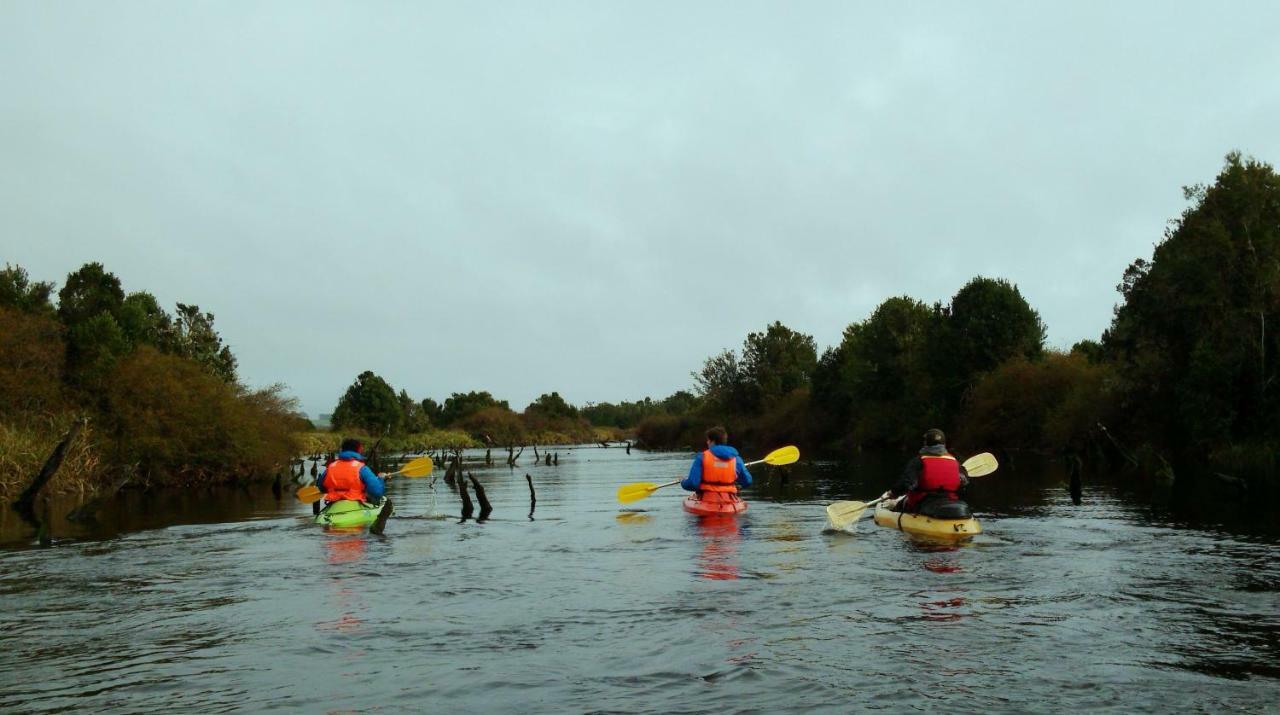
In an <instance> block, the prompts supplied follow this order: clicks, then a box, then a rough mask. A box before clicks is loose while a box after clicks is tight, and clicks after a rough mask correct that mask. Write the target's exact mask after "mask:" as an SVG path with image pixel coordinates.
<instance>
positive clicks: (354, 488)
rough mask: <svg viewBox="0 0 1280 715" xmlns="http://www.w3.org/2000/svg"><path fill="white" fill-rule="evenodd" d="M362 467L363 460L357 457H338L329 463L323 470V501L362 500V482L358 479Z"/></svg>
mask: <svg viewBox="0 0 1280 715" xmlns="http://www.w3.org/2000/svg"><path fill="white" fill-rule="evenodd" d="M363 468H364V462H361V461H360V460H358V459H339V460H338V461H336V462H334V463H333V464H330V465H329V468H328V469H326V470H325V471H324V499H325V501H339V500H342V499H350V500H352V501H364V482H362V481H360V470H361V469H363Z"/></svg>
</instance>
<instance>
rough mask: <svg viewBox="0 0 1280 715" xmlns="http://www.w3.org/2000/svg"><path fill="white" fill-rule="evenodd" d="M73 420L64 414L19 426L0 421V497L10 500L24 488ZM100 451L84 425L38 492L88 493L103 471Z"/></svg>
mask: <svg viewBox="0 0 1280 715" xmlns="http://www.w3.org/2000/svg"><path fill="white" fill-rule="evenodd" d="M76 419H77V415H75V414H72V413H69V412H68V413H62V414H58V415H54V416H51V417H42V418H35V419H31V420H27V421H23V422H19V423H12V422H0V497H3V498H5V499H10V498H13V497H16V496H17V495H18V494H20V493H21V492H22V490H23V489H26V488H27V485H28V484H30V483H31V480H32V479H34V478H35V476H36V474H38V473H39V472H40V469H41V467H43V466H44V463H45V460H46V459H48V457H49V454H50V453H51V452H53V449H54V447H56V446H57V445H58V443H59V442H61V441H62V438H63V437H65V436H66V433H67V430H68V429H70V428H71V424H72V423H73V422H74V421H75V420H76ZM100 449H101V448H100V446H99V444H98V440H97V435H96V432H95V429H94V427H93V425H92V424H89V425H86V426H85V427H84V428H82V429H81V430H80V432H79V433H78V434H77V435H76V438H75V439H74V440H72V442H71V444H70V445H69V446H68V448H67V451H66V453H65V455H64V456H63V459H62V466H61V467H60V468H59V469H58V472H57V473H56V474H55V475H54V477H53V479H52V480H51V481H50V482H49V483H48V484H47V485H45V487H44V490H43V491H42V493H55V494H68V493H79V494H84V493H87V492H91V491H92V490H93V488H94V487H95V486H96V485H97V484H99V483H100V482H101V480H102V478H103V475H104V474H105V472H106V466H105V464H104V462H103V460H102V458H101V455H100Z"/></svg>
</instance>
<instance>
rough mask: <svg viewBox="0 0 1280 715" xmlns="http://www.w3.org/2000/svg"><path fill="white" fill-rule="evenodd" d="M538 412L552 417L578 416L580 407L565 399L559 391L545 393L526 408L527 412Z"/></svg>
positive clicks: (572, 417)
mask: <svg viewBox="0 0 1280 715" xmlns="http://www.w3.org/2000/svg"><path fill="white" fill-rule="evenodd" d="M531 411H532V412H538V413H541V414H542V415H544V416H546V417H547V418H550V419H556V418H570V419H577V418H578V408H577V407H574V406H573V405H571V404H569V403H568V402H565V401H564V398H563V397H561V396H560V393H559V392H552V393H550V394H543V395H541V396H539V397H538V399H536V400H534V401H533V402H532V403H530V404H529V406H528V407H527V408H525V412H526V413H528V412H531Z"/></svg>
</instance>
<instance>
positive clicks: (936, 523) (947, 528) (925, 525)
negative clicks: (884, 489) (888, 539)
mask: <svg viewBox="0 0 1280 715" xmlns="http://www.w3.org/2000/svg"><path fill="white" fill-rule="evenodd" d="M875 519H876V525H877V526H887V527H889V528H891V529H897V530H899V531H905V532H906V533H908V534H911V535H913V536H928V537H931V538H934V539H952V540H961V539H971V538H973V537H974V535H976V534H981V533H982V526H981V525H980V524H978V520H977V519H974V518H973V517H969V518H968V519H935V518H933V517H930V516H925V515H923V514H904V513H902V512H900V511H891V510H890V509H889V508H888V506H887V505H886V504H884V503H880V504H878V505H876V512H875Z"/></svg>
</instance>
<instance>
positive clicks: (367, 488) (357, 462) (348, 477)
mask: <svg viewBox="0 0 1280 715" xmlns="http://www.w3.org/2000/svg"><path fill="white" fill-rule="evenodd" d="M363 450H364V445H363V444H361V443H360V440H356V439H351V438H347V439H344V440H342V451H340V452H338V458H337V459H335V460H334V461H333V462H330V463H329V465H328V466H327V467H325V469H324V471H323V472H321V473H320V476H319V477H317V478H316V486H317V487H319V488H320V491H322V492H324V500H325V501H326V502H335V501H340V500H343V499H350V500H353V501H362V502H368V503H370V504H376V503H377V502H379V501H381V500H382V495H383V494H385V493H386V490H387V488H386V485H385V484H383V482H382V479H381V478H379V477H378V475H377V474H374V473H373V470H372V469H370V468H368V467H367V466H365V463H364V455H363V454H361V453H360V452H361V451H363Z"/></svg>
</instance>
